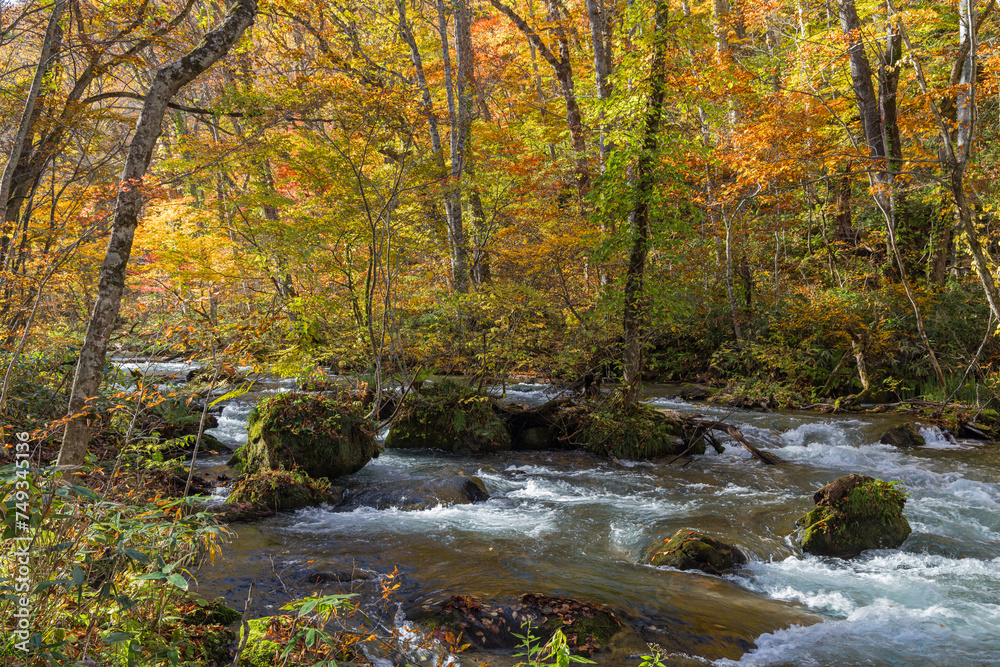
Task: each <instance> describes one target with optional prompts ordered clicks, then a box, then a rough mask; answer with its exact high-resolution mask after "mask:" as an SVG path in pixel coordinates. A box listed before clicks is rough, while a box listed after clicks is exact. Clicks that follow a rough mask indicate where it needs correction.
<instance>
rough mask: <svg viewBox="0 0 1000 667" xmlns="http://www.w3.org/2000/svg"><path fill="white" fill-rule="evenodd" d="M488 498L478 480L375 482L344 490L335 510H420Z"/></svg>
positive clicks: (449, 478) (440, 478)
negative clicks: (365, 508) (392, 508)
mask: <svg viewBox="0 0 1000 667" xmlns="http://www.w3.org/2000/svg"><path fill="white" fill-rule="evenodd" d="M489 499H490V494H489V493H488V492H487V491H486V486H485V485H484V484H483V481H482V480H481V479H479V478H478V477H467V476H465V475H442V476H438V477H424V478H409V479H401V480H394V481H378V482H373V483H371V484H364V485H362V486H360V487H356V488H353V489H350V490H348V491H347V492H346V493H345V494H344V498H343V499H342V500H341V502H340V506H339V508H338V509H348V510H353V509H357V508H359V507H374V508H375V509H388V508H390V507H394V508H397V509H402V510H423V509H430V508H431V507H436V506H438V505H440V506H443V507H450V506H452V505H467V504H469V503H479V502H484V501H486V500H489Z"/></svg>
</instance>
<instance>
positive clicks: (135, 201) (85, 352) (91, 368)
mask: <svg viewBox="0 0 1000 667" xmlns="http://www.w3.org/2000/svg"><path fill="white" fill-rule="evenodd" d="M256 15H257V0H237V2H236V3H235V4H234V5H233V6H232V7H231V8H230V9H229V11H228V12H227V14H226V17H225V19H224V20H223V21H222V23H221V25H219V26H218V27H217V28H215V29H213V30H211V31H210V32H209V33H208V34H206V35H205V37H204V39H203V40H202V41H201V43H200V44H198V46H196V47H195V48H194V49H192V50H191V51H189V52H188V53H187V54H186V55H184V56H183V57H181V58H179V59H178V60H175V61H174V62H172V63H170V64H169V65H167V66H165V67H162V68H160V69H159V70H157V72H156V75H155V76H154V77H153V82H152V84H151V85H150V87H149V89H148V90H147V91H146V95H145V101H144V102H143V106H142V111H141V112H140V113H139V119H138V121H137V122H136V126H135V132H134V133H133V135H132V142H131V144H130V145H129V151H128V156H127V157H126V159H125V166H124V168H123V169H122V175H121V180H120V183H119V186H118V195H117V199H116V202H115V213H114V219H113V222H112V227H111V238H110V240H109V241H108V249H107V251H106V253H105V256H104V263H103V265H102V266H101V274H100V280H99V282H98V288H97V289H98V292H97V301H96V303H95V304H94V310H93V312H92V314H91V316H90V323H89V324H88V326H87V336H86V339H85V340H84V344H83V348H82V349H81V350H80V358H79V360H78V361H77V366H76V374H75V376H74V378H73V388H72V390H71V391H70V399H69V409H68V422H67V424H66V432H65V434H64V435H63V441H62V447H61V448H60V450H59V459H58V461H57V464H58V465H61V466H78V465H80V464H82V463H83V461H84V459H85V457H86V453H87V443H88V441H89V439H90V429H89V428H88V427H87V414H86V413H87V406H88V401H89V400H91V399H92V398H93V397H94V396H96V395H97V393H98V388H99V386H100V383H101V377H102V375H103V372H104V364H105V361H106V358H107V351H108V340H109V338H110V335H111V331H112V329H113V328H114V325H115V320H116V319H117V317H118V311H119V309H120V307H121V299H122V292H123V291H124V288H125V270H126V268H127V267H128V260H129V256H130V254H131V252H132V240H133V238H134V236H135V228H136V226H137V225H138V223H139V212H140V211H141V209H142V205H143V203H144V201H145V196H144V193H143V186H144V183H143V180H144V178H145V176H146V170H147V169H148V167H149V162H150V160H151V159H152V157H153V150H154V148H155V147H156V141H157V139H158V138H159V136H160V133H161V132H162V123H163V117H164V115H165V114H166V111H167V105H168V104H169V102H170V100H171V99H172V98H173V97H174V95H176V94H177V92H178V91H179V90H180V89H181V88H183V87H184V86H185V85H187V84H188V83H190V82H191V81H193V80H194V79H195V78H196V77H197V76H198V75H200V74H201V73H202V72H204V71H205V70H207V69H208V68H209V67H211V66H212V65H213V64H215V63H216V62H217V61H218V60H219V59H220V58H222V57H223V56H224V55H226V54H227V53H228V52H229V50H230V49H231V48H232V47H233V45H234V44H235V43H236V42H237V40H238V39H239V38H240V36H241V35H242V34H243V32H244V31H245V30H246V29H247V28H248V27H250V25H252V24H253V22H254V18H255V17H256Z"/></svg>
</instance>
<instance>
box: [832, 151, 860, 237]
mask: <svg viewBox="0 0 1000 667" xmlns="http://www.w3.org/2000/svg"><path fill="white" fill-rule="evenodd" d="M833 220H834V227H833V238H834V240H835V241H837V242H838V243H842V244H844V245H845V246H847V247H848V248H856V247H857V245H858V230H856V229H854V222H853V216H852V213H851V165H850V163H848V164H847V167H846V168H845V169H844V175H843V176H842V177H841V178H840V184H839V187H838V188H837V198H836V213H835V214H834V218H833Z"/></svg>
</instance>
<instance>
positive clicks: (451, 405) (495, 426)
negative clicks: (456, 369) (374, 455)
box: [385, 380, 511, 454]
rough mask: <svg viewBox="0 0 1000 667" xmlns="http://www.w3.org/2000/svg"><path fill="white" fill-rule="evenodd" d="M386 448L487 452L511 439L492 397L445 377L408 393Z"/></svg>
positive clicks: (506, 445) (505, 446)
mask: <svg viewBox="0 0 1000 667" xmlns="http://www.w3.org/2000/svg"><path fill="white" fill-rule="evenodd" d="M385 447H386V449H443V450H445V451H448V452H454V453H457V454H486V453H489V452H496V451H505V450H508V449H510V448H511V442H510V434H509V433H508V432H507V428H506V427H505V426H504V423H503V421H502V420H501V419H500V418H499V416H498V415H497V413H496V411H495V410H494V407H493V402H492V400H491V399H490V397H489V396H486V395H485V394H480V393H478V392H476V391H475V390H474V389H472V388H471V387H468V386H465V385H462V384H459V383H457V382H455V381H453V380H442V381H441V382H437V383H435V384H433V385H424V387H423V388H422V389H421V391H420V393H419V394H410V395H408V396H407V398H406V399H405V400H404V401H403V403H402V405H401V406H400V410H399V414H398V415H397V416H396V418H395V419H394V420H393V422H392V425H391V426H390V427H389V434H388V436H387V437H386V439H385Z"/></svg>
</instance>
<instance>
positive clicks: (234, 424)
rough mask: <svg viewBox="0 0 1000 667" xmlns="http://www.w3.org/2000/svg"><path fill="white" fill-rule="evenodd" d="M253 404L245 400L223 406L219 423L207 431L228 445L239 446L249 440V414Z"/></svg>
mask: <svg viewBox="0 0 1000 667" xmlns="http://www.w3.org/2000/svg"><path fill="white" fill-rule="evenodd" d="M252 409H253V406H252V405H250V404H249V403H245V402H243V401H230V402H228V403H226V405H225V406H223V408H222V414H220V415H219V417H218V419H219V425H218V426H216V427H215V428H212V429H208V430H206V431H205V433H208V434H209V435H212V436H214V437H216V438H218V439H219V440H220V441H222V442H223V443H225V444H227V445H234V446H239V445H242V444H245V443H246V441H247V416H248V415H249V414H250V411H251V410H252Z"/></svg>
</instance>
